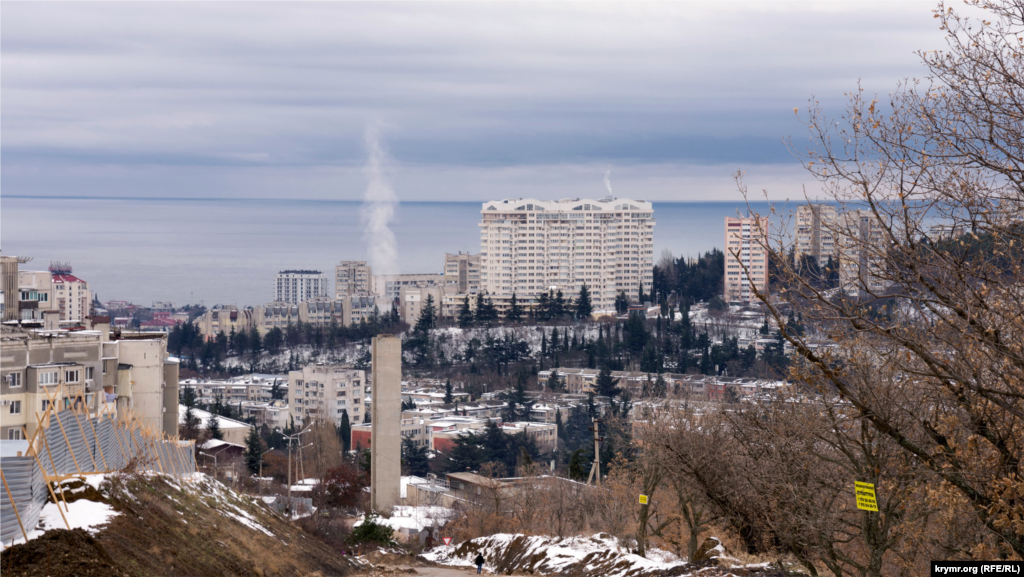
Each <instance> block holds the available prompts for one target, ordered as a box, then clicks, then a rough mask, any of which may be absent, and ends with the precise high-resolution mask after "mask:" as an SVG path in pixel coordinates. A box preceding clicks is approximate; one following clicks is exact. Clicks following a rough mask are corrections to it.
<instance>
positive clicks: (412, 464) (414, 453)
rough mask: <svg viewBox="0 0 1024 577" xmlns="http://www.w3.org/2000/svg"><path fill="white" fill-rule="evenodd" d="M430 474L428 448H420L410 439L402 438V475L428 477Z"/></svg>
mask: <svg viewBox="0 0 1024 577" xmlns="http://www.w3.org/2000/svg"><path fill="white" fill-rule="evenodd" d="M428 473H430V458H429V457H428V456H427V447H426V446H418V445H416V443H415V442H414V441H413V440H412V438H410V437H402V474H403V475H413V476H415V477H426V476H427V474H428Z"/></svg>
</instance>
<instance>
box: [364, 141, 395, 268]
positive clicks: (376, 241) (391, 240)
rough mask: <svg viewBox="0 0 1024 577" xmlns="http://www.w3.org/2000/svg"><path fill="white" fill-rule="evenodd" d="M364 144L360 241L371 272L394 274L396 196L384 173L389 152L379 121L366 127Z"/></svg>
mask: <svg viewBox="0 0 1024 577" xmlns="http://www.w3.org/2000/svg"><path fill="white" fill-rule="evenodd" d="M363 144H364V145H365V146H366V165H365V166H364V167H363V174H365V175H366V191H365V192H364V193H363V206H362V209H361V211H360V212H361V214H360V216H361V218H362V221H363V241H364V242H365V243H366V250H367V252H368V253H369V260H370V266H371V267H373V273H374V274H397V273H398V241H397V240H396V239H395V233H394V232H392V231H391V226H390V225H391V221H392V220H393V219H394V218H395V209H396V208H397V207H398V197H397V196H395V191H394V190H393V189H392V188H391V183H390V182H388V179H387V176H386V175H385V168H386V165H387V163H388V154H387V151H386V150H385V149H384V146H383V145H382V144H381V135H380V125H379V123H377V122H371V123H370V124H368V125H367V126H366V131H365V133H364V135H363Z"/></svg>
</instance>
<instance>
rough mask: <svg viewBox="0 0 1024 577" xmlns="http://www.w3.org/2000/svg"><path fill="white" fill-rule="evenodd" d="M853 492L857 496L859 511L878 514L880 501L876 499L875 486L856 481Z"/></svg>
mask: <svg viewBox="0 0 1024 577" xmlns="http://www.w3.org/2000/svg"><path fill="white" fill-rule="evenodd" d="M853 492H854V494H855V495H856V496H857V508H858V509H861V510H863V511H874V512H876V513H877V512H878V500H877V499H876V498H875V486H874V485H873V484H871V483H861V482H860V481H854V482H853Z"/></svg>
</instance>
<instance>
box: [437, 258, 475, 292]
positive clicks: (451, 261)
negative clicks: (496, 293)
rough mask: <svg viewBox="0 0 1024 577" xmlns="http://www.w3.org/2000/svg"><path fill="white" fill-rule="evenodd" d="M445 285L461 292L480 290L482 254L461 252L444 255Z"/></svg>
mask: <svg viewBox="0 0 1024 577" xmlns="http://www.w3.org/2000/svg"><path fill="white" fill-rule="evenodd" d="M444 285H445V286H454V287H455V288H456V292H458V293H461V294H476V293H478V292H480V255H479V254H469V253H467V252H459V253H456V254H451V253H445V255H444Z"/></svg>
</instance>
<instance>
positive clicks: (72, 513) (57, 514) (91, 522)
mask: <svg viewBox="0 0 1024 577" xmlns="http://www.w3.org/2000/svg"><path fill="white" fill-rule="evenodd" d="M91 476H94V477H98V476H99V475H91ZM58 498H59V497H58ZM58 507H59V508H60V509H58ZM62 511H63V513H64V517H61V512H62ZM117 515H118V512H117V511H115V510H114V508H113V507H111V506H110V505H108V504H106V503H99V502H97V501H88V500H85V499H79V500H77V501H75V502H73V503H68V504H67V510H64V503H63V502H61V503H60V504H59V505H58V504H56V503H47V504H46V505H45V506H44V507H43V510H42V512H41V513H40V514H39V523H38V525H36V527H35V528H34V529H31V530H29V531H28V538H29V539H35V538H37V537H40V536H41V535H42V534H43V533H45V532H47V531H49V530H50V529H65V528H71V529H85V530H86V531H88V532H89V533H91V534H93V535H95V534H96V532H97V531H99V529H100V528H101V527H102V526H104V525H106V524H107V523H109V522H110V520H111V519H113V518H114V517H116V516H117ZM65 518H66V519H67V520H68V524H67V525H64V519H65ZM27 529H28V527H26V530H27ZM24 542H25V538H24V537H21V538H19V539H16V540H15V541H14V543H13V544H15V545H17V544H18V543H24ZM5 545H8V546H9V545H10V543H8V544H5Z"/></svg>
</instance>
